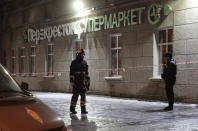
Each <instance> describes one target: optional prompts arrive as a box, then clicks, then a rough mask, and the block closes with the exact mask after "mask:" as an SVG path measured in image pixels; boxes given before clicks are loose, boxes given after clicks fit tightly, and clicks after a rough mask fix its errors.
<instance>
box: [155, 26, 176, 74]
mask: <svg viewBox="0 0 198 131" xmlns="http://www.w3.org/2000/svg"><path fill="white" fill-rule="evenodd" d="M167 52H170V53H172V54H173V28H172V27H167V28H163V29H160V30H157V32H156V33H154V34H153V78H161V73H162V71H163V66H162V65H163V64H164V63H165V61H164V58H163V54H165V53H167Z"/></svg>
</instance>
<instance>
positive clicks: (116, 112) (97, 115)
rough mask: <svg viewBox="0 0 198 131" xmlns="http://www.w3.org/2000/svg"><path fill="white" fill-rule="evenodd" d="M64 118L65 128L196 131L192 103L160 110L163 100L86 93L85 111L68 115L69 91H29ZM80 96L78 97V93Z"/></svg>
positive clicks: (195, 109) (78, 130) (197, 125)
mask: <svg viewBox="0 0 198 131" xmlns="http://www.w3.org/2000/svg"><path fill="white" fill-rule="evenodd" d="M33 94H34V95H35V96H36V97H38V98H39V99H41V100H42V101H43V102H44V103H45V104H47V105H48V106H49V107H51V108H52V109H53V110H54V111H55V112H56V113H57V114H58V115H59V116H60V117H61V118H62V119H63V121H64V122H65V124H66V126H67V128H68V131H198V107H197V105H196V104H182V103H177V104H175V108H174V110H173V111H163V110H162V109H163V108H164V107H165V106H167V103H163V102H146V101H138V100H135V99H123V98H112V97H106V96H94V95H88V96H87V110H88V111H89V114H87V115H81V113H80V106H79V103H80V102H79V101H78V106H77V107H76V110H77V112H78V113H77V115H70V112H69V106H70V99H71V94H67V93H41V92H33ZM79 100H80V97H79Z"/></svg>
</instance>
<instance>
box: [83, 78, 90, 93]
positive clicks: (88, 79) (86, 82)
mask: <svg viewBox="0 0 198 131" xmlns="http://www.w3.org/2000/svg"><path fill="white" fill-rule="evenodd" d="M89 86H90V77H86V78H85V80H84V81H83V87H84V88H86V89H87V90H89Z"/></svg>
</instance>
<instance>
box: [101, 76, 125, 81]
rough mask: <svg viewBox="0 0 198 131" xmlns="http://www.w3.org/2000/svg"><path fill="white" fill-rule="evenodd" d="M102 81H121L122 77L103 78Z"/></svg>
mask: <svg viewBox="0 0 198 131" xmlns="http://www.w3.org/2000/svg"><path fill="white" fill-rule="evenodd" d="M104 79H105V80H107V81H114V80H123V76H109V77H104Z"/></svg>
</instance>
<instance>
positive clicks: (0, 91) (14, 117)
mask: <svg viewBox="0 0 198 131" xmlns="http://www.w3.org/2000/svg"><path fill="white" fill-rule="evenodd" d="M27 88H28V84H27V83H24V82H23V83H22V84H21V85H19V84H18V83H17V82H16V81H15V80H14V79H13V78H12V77H11V76H10V75H9V73H8V72H7V71H6V70H5V69H4V67H3V66H2V65H0V131H66V130H67V129H66V127H65V124H64V122H63V121H62V120H61V119H60V118H59V117H57V115H56V113H55V112H54V111H53V110H51V109H50V108H49V107H48V106H46V105H45V104H44V103H43V102H41V101H40V100H39V99H37V98H36V97H34V96H33V95H32V94H31V93H29V92H28V91H27Z"/></svg>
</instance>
